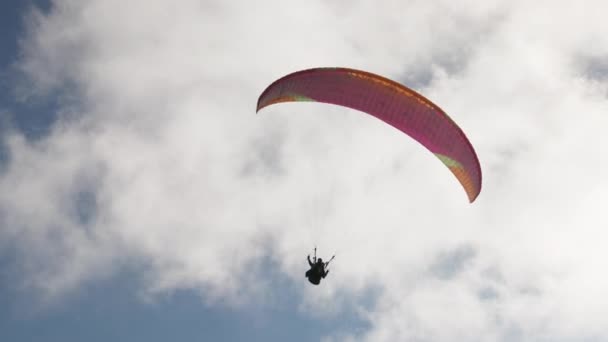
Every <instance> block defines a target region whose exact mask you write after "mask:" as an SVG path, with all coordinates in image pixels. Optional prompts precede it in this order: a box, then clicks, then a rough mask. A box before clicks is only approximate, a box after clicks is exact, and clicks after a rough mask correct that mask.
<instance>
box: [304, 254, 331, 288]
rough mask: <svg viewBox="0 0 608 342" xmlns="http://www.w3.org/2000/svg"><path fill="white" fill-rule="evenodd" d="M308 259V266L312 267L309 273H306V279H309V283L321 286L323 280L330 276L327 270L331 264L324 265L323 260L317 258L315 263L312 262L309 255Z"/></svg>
mask: <svg viewBox="0 0 608 342" xmlns="http://www.w3.org/2000/svg"><path fill="white" fill-rule="evenodd" d="M307 259H308V265H309V266H310V269H309V270H308V271H306V278H308V281H309V282H310V283H311V284H314V285H319V284H320V283H321V279H322V278H325V277H326V276H327V275H328V274H329V270H326V269H325V268H326V267H327V264H329V262H327V263H324V262H323V259H321V258H318V259H316V258H315V259H316V260H315V262H314V263H313V262H312V261H310V255H308V257H307ZM330 261H331V260H330Z"/></svg>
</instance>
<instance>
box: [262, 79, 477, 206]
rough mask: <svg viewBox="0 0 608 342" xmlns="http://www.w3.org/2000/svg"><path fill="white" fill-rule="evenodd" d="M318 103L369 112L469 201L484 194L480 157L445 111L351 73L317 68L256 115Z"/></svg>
mask: <svg viewBox="0 0 608 342" xmlns="http://www.w3.org/2000/svg"><path fill="white" fill-rule="evenodd" d="M301 101H313V102H323V103H330V104H335V105H340V106H344V107H349V108H353V109H356V110H359V111H362V112H365V113H368V114H370V115H372V116H374V117H376V118H378V119H380V120H382V121H384V122H386V123H388V124H390V125H392V126H393V127H395V128H397V129H399V130H401V131H402V132H404V133H406V134H407V135H409V136H410V137H412V138H414V139H415V140H416V141H418V142H419V143H420V144H422V145H423V146H424V147H426V148H427V149H428V150H429V151H431V152H432V153H433V154H435V156H437V158H439V160H441V162H442V163H443V164H445V165H446V166H447V167H448V168H449V169H450V171H452V173H453V174H454V176H456V178H457V179H458V181H459V182H460V184H461V185H462V187H463V188H464V190H465V191H466V193H467V196H468V198H469V202H473V201H475V199H476V198H477V196H478V195H479V193H480V191H481V168H480V166H479V160H478V159H477V154H476V153H475V150H474V149H473V146H472V145H471V143H470V142H469V140H468V138H467V137H466V135H465V134H464V132H463V131H462V130H461V129H460V127H458V125H456V123H455V122H454V121H453V120H452V119H451V118H450V117H449V116H448V115H447V114H446V113H445V112H444V111H443V110H442V109H441V108H439V106H437V105H435V104H434V103H432V102H431V101H430V100H428V99H427V98H425V97H424V96H422V95H420V94H418V93H417V92H415V91H413V90H412V89H409V88H407V87H406V86H404V85H402V84H399V83H397V82H395V81H392V80H389V79H387V78H384V77H382V76H379V75H375V74H372V73H369V72H366V71H361V70H355V69H349V68H314V69H308V70H302V71H298V72H294V73H292V74H289V75H286V76H284V77H282V78H280V79H278V80H276V81H275V82H273V83H272V84H270V85H269V86H268V87H267V88H266V90H264V92H263V93H262V94H261V95H260V97H259V99H258V104H257V111H259V110H260V109H262V108H264V107H266V106H270V105H272V104H276V103H281V102H301Z"/></svg>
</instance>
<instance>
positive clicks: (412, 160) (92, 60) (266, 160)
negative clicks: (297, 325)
mask: <svg viewBox="0 0 608 342" xmlns="http://www.w3.org/2000/svg"><path fill="white" fill-rule="evenodd" d="M573 6H574V5H571V4H570V3H568V2H555V1H552V2H546V3H542V2H536V3H534V4H531V3H530V2H523V1H519V2H518V1H515V2H507V1H492V2H486V3H485V5H480V4H478V3H477V2H467V3H463V2H460V3H458V5H456V4H454V3H453V2H449V1H434V2H429V1H410V2H407V3H405V2H402V1H385V2H382V3H374V4H373V5H372V4H371V2H348V4H346V3H345V2H344V1H333V2H321V1H308V2H298V3H295V2H286V1H271V0H264V1H257V2H244V1H240V2H237V1H232V2H219V1H218V2H211V1H209V2H207V1H204V2H201V1H181V2H179V5H177V4H175V3H173V2H169V1H150V0H146V1H143V0H142V1H129V2H128V3H125V2H121V1H108V0H104V1H89V2H82V1H67V0H66V1H57V2H56V3H55V7H54V10H53V11H51V13H50V14H49V15H33V16H32V17H31V20H32V23H31V26H30V27H31V29H30V31H29V35H28V38H27V40H26V41H25V42H24V52H25V55H24V59H23V60H22V64H21V66H22V68H23V70H24V71H25V72H26V74H27V75H28V77H30V80H31V84H32V85H33V86H36V87H38V88H34V90H35V91H34V93H36V92H38V93H42V94H44V93H48V92H49V91H55V90H56V87H60V88H61V87H64V86H66V85H69V86H70V87H69V88H67V89H68V91H72V92H74V94H73V95H74V96H73V97H72V98H74V99H76V101H77V103H75V104H71V105H75V106H74V107H70V108H72V109H73V108H79V110H80V115H78V116H76V117H74V116H70V117H66V118H63V119H62V121H60V123H59V124H58V125H57V126H56V127H55V129H54V130H53V132H52V134H50V135H49V136H48V137H46V138H44V139H42V140H41V141H38V142H36V143H32V142H28V141H25V140H23V139H22V138H20V137H19V136H18V135H13V136H10V137H6V139H8V141H9V148H10V154H11V159H10V164H8V167H7V169H6V171H5V172H4V173H3V174H2V178H1V179H0V194H1V195H0V213H1V216H0V219H1V220H2V221H0V222H1V227H2V230H1V231H0V234H1V235H2V240H4V241H11V242H13V243H14V244H15V245H16V246H17V247H18V249H19V250H20V251H21V252H20V256H21V258H20V260H22V261H23V265H24V266H23V269H24V278H23V280H24V281H25V282H26V283H27V284H29V285H31V286H34V287H35V288H38V289H40V290H42V292H43V293H45V294H47V295H57V294H63V293H65V292H66V291H69V290H71V289H74V288H77V287H78V286H79V285H80V284H82V283H83V282H86V281H91V280H93V279H96V277H98V276H99V275H100V274H101V275H105V274H111V273H112V272H113V271H116V270H117V268H118V267H120V265H121V264H122V262H124V261H125V260H131V259H136V260H143V261H144V263H145V264H146V265H148V266H149V268H148V273H147V276H148V278H147V286H148V288H146V289H145V290H147V291H152V292H154V291H165V290H171V289H174V288H180V287H189V288H190V287H191V288H196V289H200V291H201V292H202V293H203V294H204V296H205V298H206V299H208V300H216V299H222V300H227V301H229V302H230V301H236V302H239V301H243V300H245V301H247V300H249V298H251V297H253V296H254V295H255V296H260V295H262V296H263V295H264V292H265V290H267V288H265V287H264V286H265V285H267V284H264V283H262V284H261V285H259V286H257V287H254V288H251V287H250V284H251V282H250V281H249V280H251V278H250V277H251V274H250V273H249V269H250V267H252V265H256V263H259V262H260V261H261V260H265V258H266V257H268V256H270V258H271V259H272V260H277V261H278V262H279V265H280V267H281V271H282V272H284V274H286V275H287V276H288V277H291V278H293V279H294V281H300V282H303V277H302V274H303V267H305V265H304V261H303V260H304V259H303V257H304V256H305V255H303V254H304V253H306V252H307V251H308V249H309V248H310V247H311V246H312V245H313V244H314V243H319V244H320V248H321V249H322V251H323V252H324V253H330V251H333V250H336V251H337V253H338V261H336V263H335V265H334V266H333V274H332V275H331V276H330V277H331V279H328V280H327V281H326V282H325V283H324V284H323V286H322V287H319V288H314V289H311V288H310V287H305V288H306V291H308V293H309V294H310V302H306V303H304V304H305V307H306V306H307V305H320V306H321V307H323V308H324V309H326V310H327V311H328V312H332V310H333V312H335V310H336V308H335V307H334V308H332V307H330V305H327V304H326V305H325V306H324V305H323V303H324V302H326V300H327V299H328V298H331V297H332V296H335V295H336V294H339V293H347V294H352V296H353V298H360V297H358V296H360V294H361V293H364V292H365V291H366V290H368V289H369V288H370V287H372V288H374V289H378V302H377V304H376V305H374V306H372V307H368V308H364V305H363V304H361V306H362V310H363V311H365V317H368V318H369V320H370V322H371V323H372V327H371V330H370V331H369V332H366V334H365V336H354V337H355V338H356V339H366V338H367V339H369V340H374V341H378V340H386V341H393V340H404V339H407V338H410V339H413V340H421V341H426V340H432V341H445V340H454V339H457V340H463V341H476V340H484V341H485V340H490V341H491V340H496V341H503V340H504V341H507V340H508V341H510V340H541V339H549V340H564V339H565V340H582V339H583V338H586V337H593V336H596V337H602V338H606V337H608V336H605V335H602V334H605V332H604V331H603V329H602V328H603V327H605V326H606V324H607V323H608V322H607V321H606V317H608V301H607V300H606V299H605V298H604V297H605V296H602V294H603V291H602V290H603V289H605V288H606V287H607V286H606V285H608V278H607V277H606V276H605V274H603V273H602V269H603V268H602V264H601V261H602V260H604V259H606V252H605V249H604V248H603V245H602V243H601V242H602V241H603V239H604V238H605V235H606V234H605V233H604V228H605V227H606V223H608V222H607V221H608V219H607V218H606V215H605V214H604V213H603V210H602V206H601V203H602V199H603V195H604V193H605V192H606V191H604V190H607V188H608V183H607V182H606V181H605V180H604V177H603V175H605V174H607V172H608V170H607V169H608V157H607V156H606V154H605V153H603V150H602V149H601V148H602V146H604V145H606V143H608V141H607V140H606V139H607V138H606V137H605V135H604V134H603V132H604V127H606V126H607V125H606V124H608V117H607V116H606V115H605V113H606V109H608V101H607V98H606V89H607V88H606V87H607V86H606V80H607V79H608V77H606V76H605V75H602V73H603V72H604V71H605V69H603V68H602V65H604V64H602V63H601V62H598V61H601V60H602V58H605V57H606V56H608V41H607V39H606V37H605V35H604V34H603V32H605V31H606V29H607V28H608V27H606V25H608V24H606V23H605V20H603V17H602V15H601V13H604V12H606V11H605V10H603V9H602V7H605V5H604V4H603V2H601V1H587V2H582V3H578V4H577V5H576V7H573ZM331 65H342V66H350V67H355V68H362V69H366V70H370V71H373V72H377V73H381V74H385V75H387V76H389V77H391V78H395V79H400V80H406V81H407V82H411V85H412V86H416V87H419V89H420V90H421V91H423V93H424V94H425V95H427V96H428V97H430V98H431V99H433V100H434V101H436V102H437V103H438V104H440V105H441V106H442V107H443V108H444V109H446V111H447V112H448V113H450V114H451V116H452V117H453V118H454V119H455V120H456V121H457V122H458V123H459V124H460V125H461V126H462V127H463V129H464V130H465V132H467V134H468V135H469V137H470V139H471V140H472V142H473V144H474V145H475V146H476V148H477V150H478V153H479V157H480V160H481V163H482V168H483V171H484V188H483V190H482V193H481V195H480V197H479V199H478V201H477V202H476V203H475V204H473V205H469V204H468V203H467V201H466V196H465V194H464V193H463V192H462V190H461V189H460V187H459V185H458V184H457V182H456V181H455V180H454V179H453V178H452V176H451V175H450V174H449V172H448V171H447V170H446V169H445V167H443V166H442V165H441V164H440V163H439V162H437V161H436V160H435V159H434V157H433V156H432V155H430V154H428V153H427V152H426V151H424V150H422V149H421V148H420V147H419V146H418V145H417V144H415V143H414V142H413V141H410V140H408V139H407V138H404V137H403V136H402V135H401V134H400V133H399V132H396V131H395V130H394V129H392V128H390V127H388V126H386V125H385V124H383V123H381V122H378V121H377V120H374V119H373V118H371V117H366V116H364V115H359V114H357V113H354V112H351V111H348V110H344V109H341V108H336V107H330V106H319V105H315V104H301V105H281V106H276V107H271V108H268V109H265V110H264V112H262V113H260V114H258V115H255V114H254V111H255V109H254V106H255V103H256V100H257V96H258V95H259V93H260V92H261V91H262V90H263V88H264V87H265V86H266V85H267V84H268V83H270V82H271V81H272V80H274V79H275V78H277V77H279V76H282V75H284V74H286V73H288V72H291V71H295V70H298V69H301V68H306V67H312V66H331ZM589 70H593V72H591V73H590V71H589ZM603 70H604V71H603ZM408 84H410V83H408ZM82 193H85V194H89V195H88V196H91V194H95V196H94V197H93V200H91V201H90V202H91V206H92V207H93V208H94V209H95V210H94V213H93V215H90V217H84V218H83V217H82V213H79V211H78V210H79V209H78V203H75V199H78V198H80V197H78V196H79V194H82ZM85 216H86V215H85ZM463 251H464V252H463ZM467 251H468V252H467ZM463 253H464V254H463ZM463 255H464V256H463ZM442 258H443V259H442ZM446 258H447V259H446ZM442 260H443V261H442ZM445 260H451V261H452V263H451V262H447V261H445ZM127 262H128V261H127ZM438 265H439V266H438ZM437 267H439V268H441V267H444V268H447V270H444V271H438V268H437ZM450 267H453V269H449V268H450ZM305 285H306V284H304V283H303V284H302V286H303V288H304V286H305ZM266 295H267V294H266ZM334 303H335V302H334ZM343 333H344V332H337V335H336V336H342V337H344V336H345V335H344V334H343ZM344 338H346V337H344Z"/></svg>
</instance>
